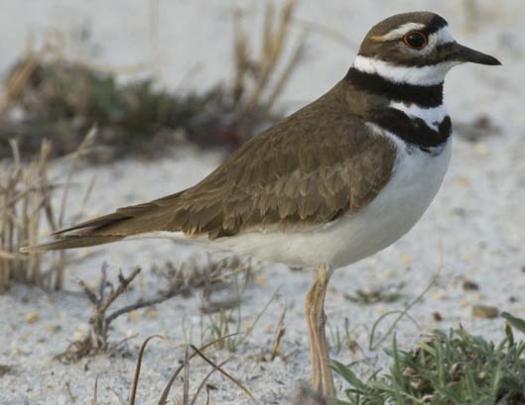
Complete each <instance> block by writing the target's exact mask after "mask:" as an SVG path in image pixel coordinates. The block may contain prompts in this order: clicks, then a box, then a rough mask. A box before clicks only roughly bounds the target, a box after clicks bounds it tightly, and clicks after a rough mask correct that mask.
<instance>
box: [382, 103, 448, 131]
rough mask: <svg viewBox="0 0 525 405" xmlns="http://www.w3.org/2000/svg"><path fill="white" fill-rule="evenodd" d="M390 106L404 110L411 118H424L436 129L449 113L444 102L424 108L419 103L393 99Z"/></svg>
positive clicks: (426, 122) (428, 124) (430, 126)
mask: <svg viewBox="0 0 525 405" xmlns="http://www.w3.org/2000/svg"><path fill="white" fill-rule="evenodd" d="M389 107H390V108H395V109H396V110H399V111H403V112H404V113H405V114H406V115H408V116H409V117H410V118H420V119H422V120H423V121H425V124H427V126H428V127H429V128H432V129H433V130H435V131H439V125H440V124H441V123H442V122H443V120H444V119H445V118H446V117H447V115H448V113H447V109H446V108H445V106H444V105H443V104H441V105H439V106H437V107H430V108H423V107H420V106H418V105H417V104H405V103H401V102H396V101H391V102H390V105H389Z"/></svg>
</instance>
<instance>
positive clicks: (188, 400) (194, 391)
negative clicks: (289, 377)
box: [95, 335, 256, 405]
mask: <svg viewBox="0 0 525 405" xmlns="http://www.w3.org/2000/svg"><path fill="white" fill-rule="evenodd" d="M154 338H160V339H164V340H165V338H164V337H163V336H159V335H154V336H150V337H148V338H147V339H146V340H145V341H144V342H143V343H142V346H141V348H140V351H139V356H138V358H137V364H136V366H135V370H134V373H133V374H134V377H133V384H132V386H131V393H130V400H129V404H130V405H134V404H135V403H136V398H137V388H138V385H139V381H140V371H141V368H142V361H143V358H144V351H145V349H146V346H147V345H148V343H149V342H150V341H151V340H152V339H154ZM217 344H219V342H218V341H217V340H216V341H213V342H210V343H208V344H206V345H203V346H201V347H200V348H197V347H196V346H195V345H192V344H189V345H186V347H185V355H184V361H183V362H182V364H181V365H180V366H179V367H177V369H176V370H175V371H174V372H173V373H172V375H171V377H170V379H169V380H168V382H167V384H166V386H165V387H164V389H163V391H162V394H161V395H160V398H159V400H158V404H159V405H164V404H167V403H168V398H169V396H170V391H171V389H172V387H173V385H174V383H175V382H176V380H177V378H178V377H179V376H180V375H181V373H182V372H184V374H183V375H182V380H183V383H182V390H181V391H182V392H181V395H180V399H176V400H173V403H176V404H181V405H194V404H195V403H196V401H197V399H198V398H199V396H200V395H201V394H202V393H203V392H205V393H206V400H205V403H206V404H209V403H210V393H211V392H212V391H213V390H216V389H217V388H216V387H215V386H214V385H212V384H210V383H208V381H209V379H210V377H211V376H212V375H213V374H214V373H215V372H219V373H220V374H221V375H222V376H223V377H224V378H225V379H226V380H228V381H230V382H231V383H232V384H234V385H236V386H237V387H238V388H239V389H240V390H241V391H243V392H244V394H245V395H246V396H247V397H248V398H250V399H251V400H252V401H253V402H256V401H255V398H254V396H253V395H252V393H251V392H250V391H249V390H248V389H247V388H246V387H245V386H244V385H243V384H242V383H241V381H240V380H239V379H238V378H236V377H234V376H233V375H231V374H230V373H228V372H227V371H226V370H225V369H224V366H225V365H226V363H228V362H229V361H230V360H231V357H228V358H227V359H226V360H223V361H221V362H219V363H217V362H215V361H213V360H212V358H211V357H210V356H209V355H207V354H206V351H207V349H209V348H210V347H212V346H213V345H217ZM195 357H200V358H201V359H202V360H204V362H206V363H207V364H209V365H210V366H211V368H212V369H211V370H210V371H209V372H208V373H207V374H206V375H205V377H204V378H203V379H202V380H200V381H195V379H193V378H192V377H191V361H192V359H193V358H195ZM194 384H197V385H196V388H195V387H194ZM95 397H96V396H95Z"/></svg>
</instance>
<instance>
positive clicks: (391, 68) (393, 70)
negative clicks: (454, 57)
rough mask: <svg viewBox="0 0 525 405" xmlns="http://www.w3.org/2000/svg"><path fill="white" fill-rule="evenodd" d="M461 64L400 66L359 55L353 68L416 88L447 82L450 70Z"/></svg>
mask: <svg viewBox="0 0 525 405" xmlns="http://www.w3.org/2000/svg"><path fill="white" fill-rule="evenodd" d="M458 63H459V62H456V61H450V62H441V63H438V64H436V65H427V66H419V67H418V66H399V65H394V64H391V63H388V62H385V61H383V60H380V59H375V58H369V57H367V56H362V55H357V57H356V58H355V60H354V64H353V67H354V68H355V69H357V70H359V71H360V72H363V73H370V74H377V75H379V76H381V77H383V78H384V79H386V80H388V81H391V82H394V83H407V84H412V85H416V86H433V85H436V84H440V83H442V82H443V81H444V80H445V75H446V74H447V73H448V71H449V70H450V68H452V67H453V66H455V65H457V64H458Z"/></svg>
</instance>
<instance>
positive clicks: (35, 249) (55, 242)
mask: <svg viewBox="0 0 525 405" xmlns="http://www.w3.org/2000/svg"><path fill="white" fill-rule="evenodd" d="M123 238H124V237H123V236H89V235H67V236H60V237H55V238H54V239H51V240H49V241H44V242H42V243H39V244H37V245H32V246H25V247H22V248H20V253H41V252H46V251H49V250H63V249H75V248H83V247H89V246H96V245H103V244H106V243H111V242H117V241H119V240H122V239H123Z"/></svg>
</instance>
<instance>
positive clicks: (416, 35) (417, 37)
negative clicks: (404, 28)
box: [403, 31, 428, 50]
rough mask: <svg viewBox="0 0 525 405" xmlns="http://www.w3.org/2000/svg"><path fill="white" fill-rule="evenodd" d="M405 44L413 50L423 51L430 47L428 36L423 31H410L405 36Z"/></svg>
mask: <svg viewBox="0 0 525 405" xmlns="http://www.w3.org/2000/svg"><path fill="white" fill-rule="evenodd" d="M403 43H404V44H405V45H406V46H408V47H409V48H412V49H418V50H419V49H423V48H424V47H425V46H427V45H428V36H427V34H425V33H424V32H421V31H410V32H407V33H406V34H405V35H403Z"/></svg>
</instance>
